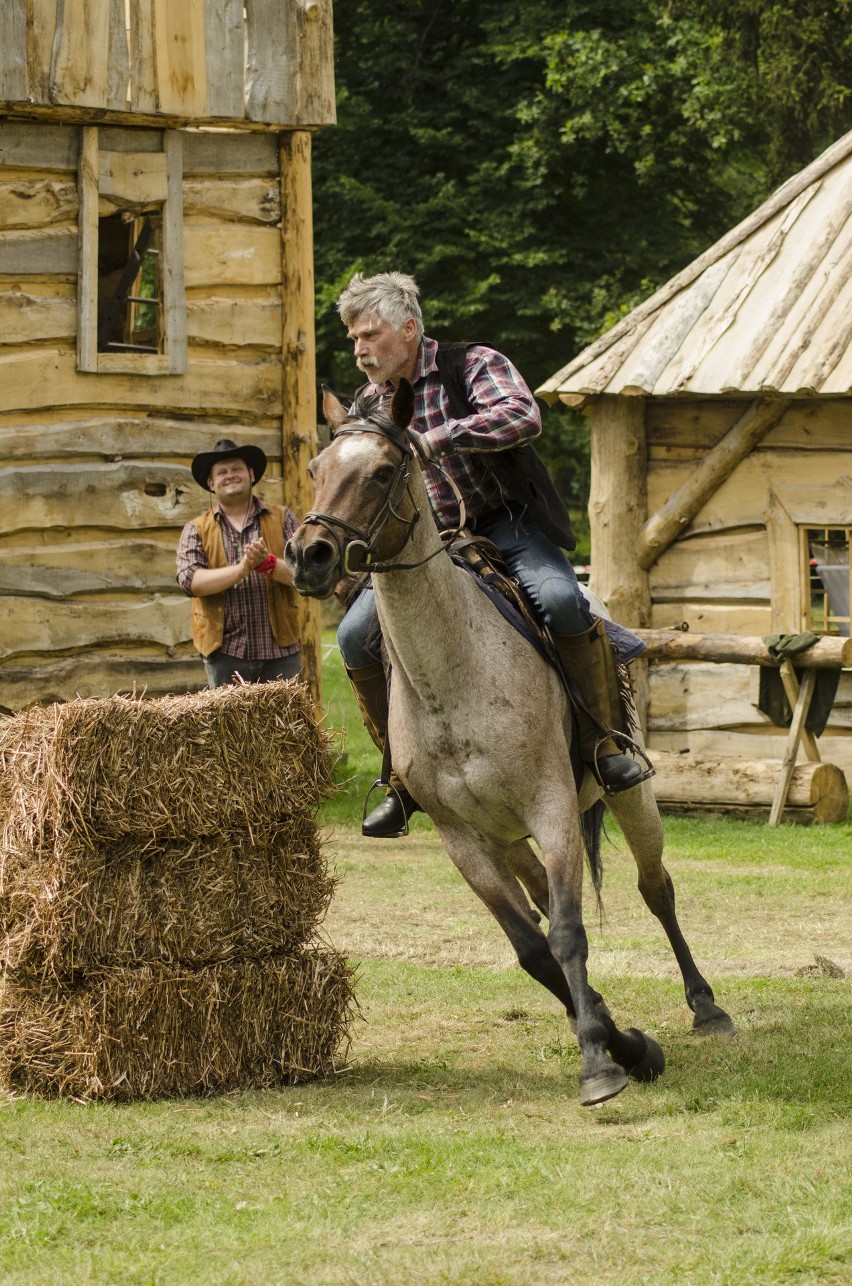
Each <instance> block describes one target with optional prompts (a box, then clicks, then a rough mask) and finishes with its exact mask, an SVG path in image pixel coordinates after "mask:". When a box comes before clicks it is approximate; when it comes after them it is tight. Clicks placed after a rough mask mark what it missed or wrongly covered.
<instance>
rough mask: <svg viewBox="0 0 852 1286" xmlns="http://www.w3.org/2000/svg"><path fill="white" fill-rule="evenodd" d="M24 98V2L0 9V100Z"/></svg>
mask: <svg viewBox="0 0 852 1286" xmlns="http://www.w3.org/2000/svg"><path fill="white" fill-rule="evenodd" d="M26 97H27V6H26V3H25V0H4V2H3V4H2V5H0V100H4V99H5V100H6V101H15V100H17V101H24V100H25V99H26Z"/></svg>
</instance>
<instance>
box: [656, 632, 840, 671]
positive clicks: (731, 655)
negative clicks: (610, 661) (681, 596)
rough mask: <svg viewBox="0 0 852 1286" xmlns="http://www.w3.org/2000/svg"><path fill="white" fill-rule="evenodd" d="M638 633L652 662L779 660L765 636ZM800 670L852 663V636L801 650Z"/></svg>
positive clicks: (825, 640)
mask: <svg viewBox="0 0 852 1286" xmlns="http://www.w3.org/2000/svg"><path fill="white" fill-rule="evenodd" d="M635 633H636V634H638V635H639V637H640V638H641V639H642V640H643V642H644V643H645V644H646V645H647V651H646V652H645V656H646V657H647V658H648V660H649V661H727V662H737V663H739V664H740V665H771V666H773V667H776V666H777V665H778V661H777V660H776V659H775V658H774V657H773V656H771V655H770V653H769V651H768V650H767V647H766V644H765V643H764V641H763V639H762V638H758V637H754V636H751V635H745V634H692V633H681V631H680V630H644V629H641V628H640V629H636V630H635ZM794 664H795V665H796V666H798V667H799V669H805V670H831V669H836V668H838V667H840V668H843V669H846V668H848V667H849V666H852V639H849V638H840V637H839V636H837V635H828V634H827V635H825V636H824V637H823V638H820V639H817V641H816V643H814V645H813V647H809V648H807V649H806V650H805V651H804V652H799V653H798V654H797V655H796V657H795V660H794Z"/></svg>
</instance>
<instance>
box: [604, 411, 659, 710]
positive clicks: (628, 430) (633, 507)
mask: <svg viewBox="0 0 852 1286" xmlns="http://www.w3.org/2000/svg"><path fill="white" fill-rule="evenodd" d="M590 414H591V419H592V479H591V489H590V494H589V522H590V526H591V540H592V573H591V577H590V581H589V588H590V589H591V590H592V591H593V592H594V593H595V594H597V595H598V597H599V598H602V599H603V601H604V603H606V605H607V607H608V609H609V611H610V614H611V615H612V618H613V620H615V621H618V622H619V624H621V625H627V626H629V627H630V628H631V629H633V628H635V627H636V626H646V625H648V624H649V622H650V619H651V597H650V593H649V590H648V573H647V572H646V571H645V570H644V568H642V567H640V565H639V563H638V562H637V561H636V559H635V556H634V551H635V550H636V548H637V545H638V542H639V533H640V532H641V530H642V525H643V523H644V522H645V517H646V514H647V500H646V486H647V481H646V474H647V448H646V444H645V402H644V399H642V398H623V397H600V398H597V399H595V401H594V403H593V404H592V406H591V411H590ZM632 668H633V681H634V686H635V689H636V712H637V714H638V716H639V723H640V726H641V728H642V730H643V732H646V731H647V724H648V675H647V666H646V665H645V663H644V661H642V660H640V661H638V662H635V663H634V665H633V667H632Z"/></svg>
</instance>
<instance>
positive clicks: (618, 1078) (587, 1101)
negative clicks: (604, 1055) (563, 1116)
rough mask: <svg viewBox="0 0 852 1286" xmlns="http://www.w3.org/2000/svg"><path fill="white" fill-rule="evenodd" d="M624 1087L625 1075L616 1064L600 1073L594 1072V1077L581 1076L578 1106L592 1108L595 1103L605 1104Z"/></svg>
mask: <svg viewBox="0 0 852 1286" xmlns="http://www.w3.org/2000/svg"><path fill="white" fill-rule="evenodd" d="M626 1085H627V1073H626V1072H625V1070H624V1068H623V1067H619V1065H618V1063H613V1064H612V1065H611V1066H610V1067H606V1068H604V1070H603V1071H602V1072H595V1074H594V1076H581V1077H580V1106H581V1107H594V1105H595V1104H596V1103H605V1102H606V1100H607V1099H608V1098H615V1096H616V1094H620V1093H621V1091H622V1090H623V1089H624V1088H625V1087H626Z"/></svg>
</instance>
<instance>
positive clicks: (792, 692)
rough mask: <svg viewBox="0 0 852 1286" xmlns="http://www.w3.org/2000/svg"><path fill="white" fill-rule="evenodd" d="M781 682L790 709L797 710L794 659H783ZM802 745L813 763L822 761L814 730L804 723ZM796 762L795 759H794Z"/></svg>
mask: <svg viewBox="0 0 852 1286" xmlns="http://www.w3.org/2000/svg"><path fill="white" fill-rule="evenodd" d="M779 669H780V674H781V682H782V684H783V685H784V691H785V693H786V694H787V700H788V701H789V702H790V709H791V710H795V709H796V707H797V705H798V704H799V695H800V689H799V680H798V679H797V678H796V671H795V670H794V668H793V662H792V661H782V662H781V665H780V667H779ZM802 747H803V749H804V751H805V754H806V755H807V757H808V759H809V760H810V761H811V763H812V764H818V763H821V761H822V756H821V755H820V753H819V749H818V747H817V743H816V737H815V736H814V734H813V733H812V732H809V731H808V729H807V728H806V727H805V725H804V724H802ZM794 762H795V761H794Z"/></svg>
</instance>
